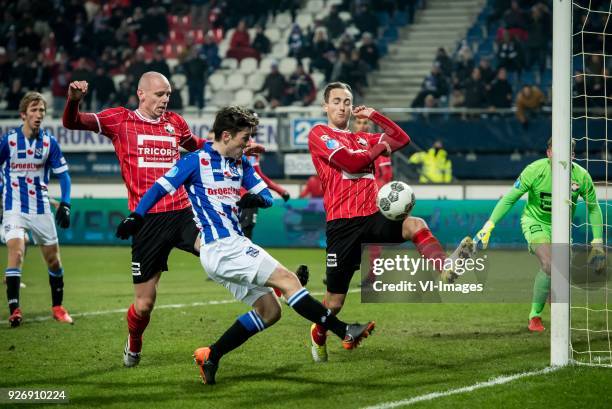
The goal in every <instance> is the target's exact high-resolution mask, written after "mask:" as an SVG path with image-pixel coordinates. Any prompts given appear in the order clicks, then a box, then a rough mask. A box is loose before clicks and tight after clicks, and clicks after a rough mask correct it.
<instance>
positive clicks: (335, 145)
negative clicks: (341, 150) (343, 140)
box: [325, 139, 340, 149]
mask: <svg viewBox="0 0 612 409" xmlns="http://www.w3.org/2000/svg"><path fill="white" fill-rule="evenodd" d="M325 146H327V149H337V148H338V147H339V146H340V142H338V141H337V140H335V139H330V140H329V141H327V142H325Z"/></svg>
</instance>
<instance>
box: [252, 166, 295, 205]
mask: <svg viewBox="0 0 612 409" xmlns="http://www.w3.org/2000/svg"><path fill="white" fill-rule="evenodd" d="M253 168H254V169H255V172H257V174H258V175H259V176H260V177H261V179H262V180H263V181H264V182H266V185H268V188H269V189H272V190H274V191H275V192H276V193H278V195H279V196H280V197H282V198H283V200H284V201H285V202H286V201H287V200H289V199H290V198H291V196H290V195H289V192H287V191H286V190H285V189H284V188H283V187H282V186H281V185H279V184H278V183H276V182H275V181H273V180H272V179H270V178H269V177H268V176H267V175H266V174H265V173H264V172H263V170H262V169H261V166H259V165H258V164H257V165H254V166H253Z"/></svg>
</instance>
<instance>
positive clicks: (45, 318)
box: [26, 289, 361, 322]
mask: <svg viewBox="0 0 612 409" xmlns="http://www.w3.org/2000/svg"><path fill="white" fill-rule="evenodd" d="M358 291H361V290H359V289H352V290H349V291H348V292H349V293H356V292H358ZM324 294H325V293H323V292H316V293H310V295H312V296H316V297H318V296H321V295H324ZM236 302H238V301H237V300H235V299H228V300H212V301H199V302H193V303H190V304H162V305H156V306H155V309H156V310H160V309H175V308H188V307H204V306H209V305H222V304H232V303H236ZM126 312H127V308H117V309H114V310H103V311H90V312H80V313H79V312H77V313H75V314H70V316H71V317H72V318H79V317H93V316H96V315H108V314H118V313H126ZM51 318H53V317H52V316H50V315H43V316H39V317H32V318H28V317H26V319H27V320H28V321H36V322H40V321H48V320H50V319H51Z"/></svg>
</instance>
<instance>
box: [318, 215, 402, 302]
mask: <svg viewBox="0 0 612 409" xmlns="http://www.w3.org/2000/svg"><path fill="white" fill-rule="evenodd" d="M402 223H403V221H401V220H400V221H391V220H389V219H387V218H385V217H384V216H383V215H382V214H380V212H376V213H374V214H372V215H369V216H360V217H352V218H350V219H336V220H331V221H329V222H327V227H326V229H325V230H326V236H327V262H326V266H327V269H326V275H327V291H329V292H330V293H335V294H346V293H347V292H348V289H349V284H350V282H351V279H352V278H353V274H354V273H355V271H356V270H358V269H359V265H360V262H361V245H362V244H367V243H379V244H383V243H394V244H396V243H403V242H404V241H406V240H404V238H403V236H402Z"/></svg>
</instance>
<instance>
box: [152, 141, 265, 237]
mask: <svg viewBox="0 0 612 409" xmlns="http://www.w3.org/2000/svg"><path fill="white" fill-rule="evenodd" d="M157 183H158V184H159V185H161V186H162V187H163V188H164V189H165V190H166V191H167V192H169V193H174V191H175V190H176V189H178V187H179V186H181V185H184V186H185V189H186V190H187V195H188V196H189V200H190V201H191V206H192V208H193V212H194V214H195V216H196V218H197V222H198V225H199V226H201V227H200V229H201V231H202V239H203V240H204V242H205V243H211V242H213V241H215V240H218V239H222V238H225V237H229V236H231V235H242V229H241V228H240V222H239V208H238V207H237V206H236V202H237V201H238V200H239V199H240V187H244V188H245V189H246V190H248V192H249V193H254V194H262V195H264V196H266V197H269V199H270V204H271V203H272V195H271V194H270V192H269V191H268V190H267V185H266V183H265V182H264V181H263V180H262V179H261V177H260V176H259V175H258V174H257V172H255V170H254V169H253V166H251V164H250V163H249V161H248V160H247V158H246V156H244V155H243V156H242V158H240V159H237V160H235V159H233V158H228V157H225V156H222V155H221V154H220V153H219V152H217V151H216V150H215V149H213V148H212V143H210V142H208V143H206V144H205V145H204V147H203V148H202V149H201V150H199V151H198V152H194V153H190V154H188V155H186V156H185V157H183V158H182V159H181V160H179V161H178V162H177V163H176V165H175V166H174V167H173V168H171V169H170V170H169V171H168V172H167V173H166V174H165V175H164V176H162V177H161V178H159V179H158V180H157Z"/></svg>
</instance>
